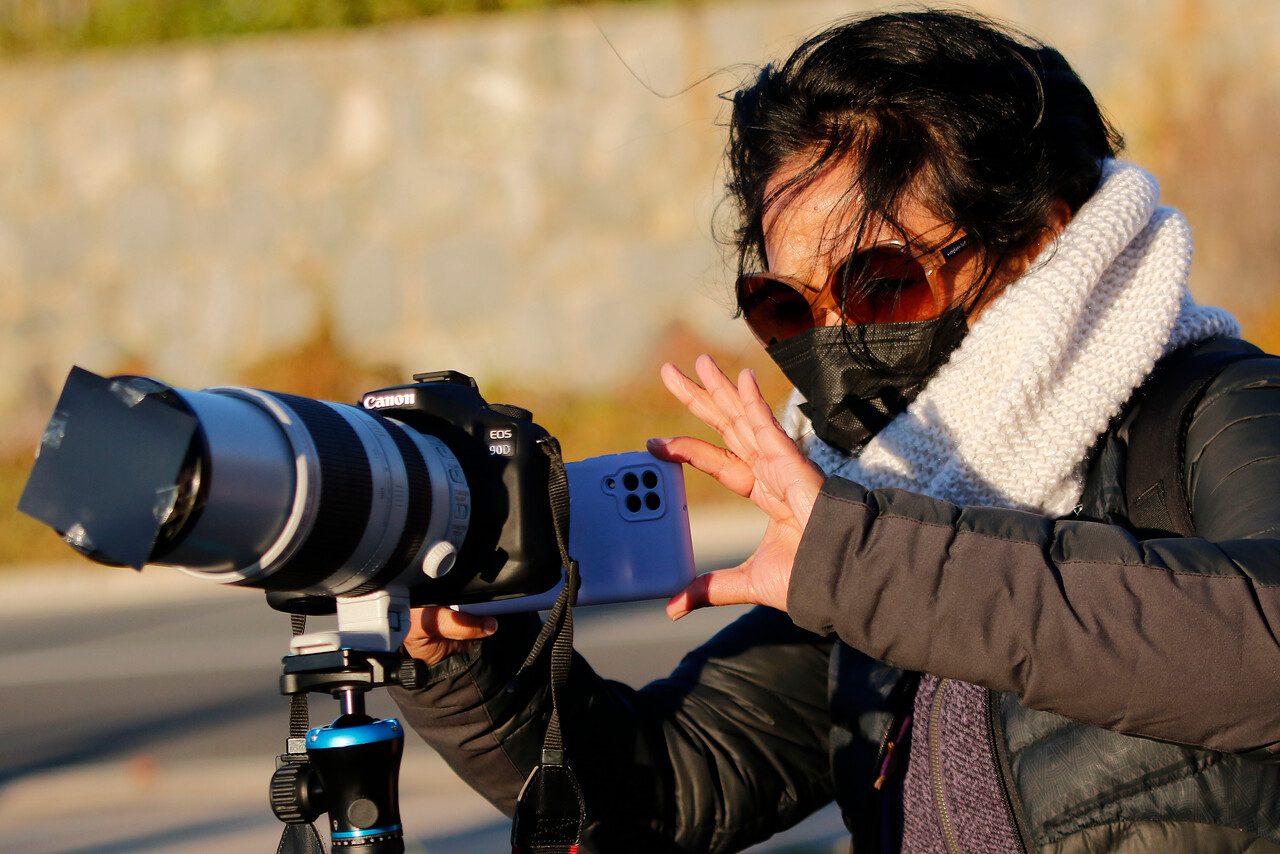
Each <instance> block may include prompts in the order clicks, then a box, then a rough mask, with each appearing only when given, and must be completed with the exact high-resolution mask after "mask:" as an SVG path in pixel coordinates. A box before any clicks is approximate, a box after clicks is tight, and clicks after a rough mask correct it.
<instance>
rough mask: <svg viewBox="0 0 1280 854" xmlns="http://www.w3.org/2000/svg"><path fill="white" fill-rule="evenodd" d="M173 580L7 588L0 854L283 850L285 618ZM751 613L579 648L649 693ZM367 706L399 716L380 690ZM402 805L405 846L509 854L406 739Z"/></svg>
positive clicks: (258, 600) (596, 624) (792, 842)
mask: <svg viewBox="0 0 1280 854" xmlns="http://www.w3.org/2000/svg"><path fill="white" fill-rule="evenodd" d="M94 571H95V572H101V573H126V572H127V571H125V570H108V569H95V570H94ZM77 577H85V576H77ZM117 579H118V580H119V582H120V583H123V582H125V581H126V577H125V576H124V575H120V576H112V580H113V581H116V580H117ZM164 581H165V584H164V585H163V586H164V588H165V591H166V592H165V593H163V594H154V593H153V592H152V590H151V587H150V586H149V582H147V581H146V580H143V579H134V578H133V577H132V576H130V577H129V578H128V579H127V582H128V584H131V585H132V587H130V588H129V591H135V590H136V591H145V593H146V595H141V594H134V593H133V592H129V591H126V593H125V594H124V595H121V594H120V591H119V590H115V591H114V592H113V593H110V594H103V593H102V591H100V590H99V589H97V588H96V587H93V586H92V585H90V586H87V587H86V586H85V585H83V584H80V585H77V584H62V585H53V589H52V590H48V591H43V593H42V595H39V596H36V595H35V594H33V593H32V592H31V591H32V590H33V589H36V590H38V589H39V586H37V587H36V588H32V587H30V586H26V587H24V586H22V585H17V589H14V587H15V586H14V585H12V584H10V585H7V586H6V585H4V584H0V598H3V599H4V600H5V604H4V605H3V608H0V651H2V652H0V698H2V700H0V852H13V854H18V852H21V854H132V852H139V854H150V853H151V852H176V853H177V854H206V852H208V854H213V852H218V854H225V852H228V851H231V852H255V851H262V852H267V851H273V850H275V846H276V842H277V841H278V839H279V835H280V830H281V827H282V826H281V825H280V824H279V822H277V821H276V819H275V818H274V817H273V816H272V815H271V813H270V811H269V809H268V808H267V806H266V788H267V784H268V781H269V779H270V777H271V772H272V769H273V767H274V757H275V755H276V754H277V753H279V752H281V751H282V749H283V744H284V735H285V732H286V730H287V708H288V701H287V699H286V698H284V697H282V696H281V695H280V694H279V693H278V692H277V680H278V676H279V673H280V657H281V655H282V654H283V653H284V652H285V651H286V650H287V647H288V637H289V620H288V618H287V617H286V616H285V615H283V614H280V613H277V612H275V611H272V610H271V609H270V608H268V607H267V606H266V604H265V602H264V601H263V599H262V597H261V594H259V593H257V592H255V591H248V590H224V589H221V588H217V587H216V586H213V585H203V584H201V583H200V582H197V581H193V580H190V579H185V578H180V579H178V580H177V581H175V582H172V583H170V580H169V579H164ZM36 598H38V599H39V601H38V602H37V601H32V602H24V601H23V600H24V599H36ZM741 610H742V609H716V610H714V611H710V612H700V613H696V614H694V615H690V617H687V618H685V619H684V620H681V621H680V622H679V623H675V624H672V623H670V622H669V621H668V620H667V619H666V617H665V615H664V614H663V613H662V609H661V606H660V605H658V604H655V603H644V604H641V605H629V606H605V607H598V608H595V609H584V610H582V611H580V612H579V613H578V615H577V619H576V628H577V631H576V645H577V647H578V648H579V649H580V650H582V651H583V652H584V654H586V655H587V656H588V659H589V660H590V661H591V662H592V664H593V665H594V666H595V667H596V669H597V670H598V671H600V672H601V673H603V674H604V675H606V676H609V677H611V678H616V679H619V680H621V681H624V682H627V683H630V684H633V685H640V684H643V683H644V682H646V681H648V680H649V679H651V678H654V677H656V676H659V675H663V674H665V673H666V672H668V671H669V670H670V669H671V667H672V666H673V665H674V664H675V663H676V662H677V661H678V660H679V658H680V656H681V655H682V654H683V653H684V652H686V651H687V650H688V649H690V648H691V647H693V646H694V645H696V644H697V643H698V642H699V641H701V640H703V639H704V638H706V637H707V636H709V635H711V634H712V633H714V632H715V631H716V630H717V629H718V628H719V627H720V626H722V625H725V624H727V623H728V622H729V621H730V620H731V619H732V618H733V617H734V616H736V614H738V613H741ZM311 709H312V712H311V720H312V724H313V725H320V724H323V723H327V722H328V721H329V720H331V719H332V718H333V717H335V716H336V715H337V714H338V708H337V705H336V704H335V703H334V702H333V701H332V700H330V699H328V698H326V697H315V696H313V697H312V700H311ZM369 711H370V713H371V714H374V715H378V716H386V717H393V716H395V714H396V712H395V709H394V705H393V704H392V703H391V702H390V700H389V699H388V698H387V697H386V696H385V694H384V693H383V692H381V691H378V692H374V694H373V695H372V696H371V698H370V701H369ZM401 812H402V816H403V819H404V824H405V828H406V840H407V848H408V851H409V852H438V851H450V850H453V851H459V850H460V851H466V852H471V851H502V850H509V849H508V848H507V845H508V843H507V834H508V832H509V826H508V824H507V822H506V821H505V819H503V818H502V816H501V815H500V814H499V813H497V811H496V810H494V809H493V808H492V807H491V806H489V805H488V804H487V803H486V802H485V801H484V800H483V799H481V798H480V797H479V796H477V795H475V794H474V793H473V792H471V791H470V790H469V789H467V788H466V787H465V786H464V785H463V784H461V783H460V782H459V781H458V780H457V779H456V777H455V776H454V775H453V774H452V772H451V771H450V770H449V769H448V768H447V767H445V766H444V764H443V762H442V761H441V760H440V759H439V758H438V757H437V756H436V755H435V754H434V753H433V752H432V751H431V750H430V749H429V748H427V747H426V746H425V745H424V744H422V743H421V741H420V740H418V739H417V738H416V737H415V736H413V735H412V734H410V735H409V737H408V738H407V739H406V750H405V758H404V761H403V764H402V771H401ZM840 836H841V833H840V828H839V819H838V817H837V816H836V814H835V813H834V811H833V810H827V811H824V812H823V813H820V814H819V815H818V816H815V817H814V818H813V819H810V821H808V822H806V823H805V824H803V825H801V826H800V827H799V828H796V829H794V830H793V831H792V832H791V833H790V834H788V835H787V836H786V837H785V838H783V839H780V840H777V841H775V842H774V843H772V844H771V845H769V846H766V847H765V848H762V849H760V850H761V851H766V850H767V851H775V852H776V851H784V850H785V851H813V852H816V851H831V850H833V840H835V839H839V837H840Z"/></svg>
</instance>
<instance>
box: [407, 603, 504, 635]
mask: <svg viewBox="0 0 1280 854" xmlns="http://www.w3.org/2000/svg"><path fill="white" fill-rule="evenodd" d="M411 618H412V627H411V628H410V629H409V637H410V638H412V639H415V640H435V639H441V640H479V639H480V638H487V637H489V636H490V635H491V634H493V633H494V632H495V631H497V630H498V621H497V620H496V619H494V618H493V617H478V616H476V615H475V614H468V613H467V612H465V611H454V610H452V609H450V608H437V607H431V608H414V609H413V610H412V611H411Z"/></svg>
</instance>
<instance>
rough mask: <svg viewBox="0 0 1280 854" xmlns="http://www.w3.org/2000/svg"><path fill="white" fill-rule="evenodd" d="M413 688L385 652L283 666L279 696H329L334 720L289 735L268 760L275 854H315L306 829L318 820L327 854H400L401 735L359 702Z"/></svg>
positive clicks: (319, 656) (336, 653) (300, 658)
mask: <svg viewBox="0 0 1280 854" xmlns="http://www.w3.org/2000/svg"><path fill="white" fill-rule="evenodd" d="M417 680H418V666H417V665H416V663H415V662H413V661H412V660H409V661H404V660H402V659H401V657H400V656H399V655H398V654H397V653H391V652H377V651H371V650H362V649H348V648H343V649H337V650H332V651H327V652H313V653H305V654H302V655H291V656H288V657H286V658H285V659H284V673H283V675H282V676H281V677H280V692H281V693H282V694H289V695H291V696H295V697H297V696H299V695H302V696H305V695H306V694H307V693H312V692H325V693H328V694H332V695H333V696H334V698H335V699H337V700H338V701H339V703H340V704H341V707H342V714H341V715H339V716H338V718H337V719H335V720H334V721H333V723H331V724H329V725H328V726H323V727H317V728H315V729H311V730H310V731H308V732H307V733H306V735H305V737H300V736H299V735H297V734H292V733H291V736H290V738H289V744H288V748H287V752H286V753H283V754H281V755H280V756H278V757H277V758H276V771H275V774H274V775H272V778H271V808H272V811H273V812H275V814H276V817H277V818H279V819H280V820H281V821H283V822H284V823H285V824H286V825H287V827H286V830H285V833H284V837H283V838H282V839H281V842H280V848H279V849H278V854H303V852H319V851H322V850H323V849H322V848H321V847H320V842H319V837H318V835H317V834H316V831H315V829H314V826H313V825H312V822H314V821H315V819H316V818H318V817H319V816H320V814H321V813H325V812H327V813H328V815H329V836H330V841H331V843H332V847H333V850H334V851H335V852H336V851H339V850H341V851H343V852H350V854H403V852H404V831H403V828H402V826H401V824H400V807H399V773H400V757H401V754H402V752H403V750H404V729H403V727H401V725H400V723H399V721H396V720H379V719H375V718H372V717H370V716H369V715H367V714H365V704H364V699H365V696H364V695H365V693H366V692H368V691H369V690H371V689H373V688H378V687H382V686H385V685H391V684H397V685H404V686H405V687H407V688H413V687H416V685H417ZM303 714H304V720H305V712H304V713H303Z"/></svg>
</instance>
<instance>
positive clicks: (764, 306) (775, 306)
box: [737, 236, 969, 346]
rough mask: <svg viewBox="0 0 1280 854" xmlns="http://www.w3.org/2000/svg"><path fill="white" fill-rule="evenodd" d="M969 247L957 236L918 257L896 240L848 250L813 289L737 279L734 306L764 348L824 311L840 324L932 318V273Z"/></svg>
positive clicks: (783, 280)
mask: <svg viewBox="0 0 1280 854" xmlns="http://www.w3.org/2000/svg"><path fill="white" fill-rule="evenodd" d="M968 245H969V238H968V237H967V236H966V237H961V238H960V239H958V240H955V241H952V242H951V243H948V244H947V245H945V246H943V247H941V248H940V249H933V250H931V251H929V252H926V253H924V254H921V255H916V254H913V253H912V252H911V249H910V247H909V246H908V245H907V244H905V243H903V242H901V241H897V240H893V241H888V242H885V243H877V244H875V245H874V246H869V247H867V248H866V249H860V250H858V251H857V252H855V253H853V255H851V256H850V257H849V259H848V260H846V261H845V262H844V263H843V264H840V265H838V266H837V267H836V268H835V269H834V271H833V272H832V273H831V275H830V276H829V277H828V278H827V281H826V283H825V284H823V286H822V287H820V288H815V287H813V286H811V285H809V284H807V283H805V282H800V281H797V280H795V279H790V278H787V277H786V276H779V275H776V274H774V273H747V274H746V275H744V276H740V277H739V278H738V285H737V291H738V307H739V308H740V309H741V311H742V316H743V318H744V319H745V320H746V321H747V325H748V326H749V327H751V331H752V332H754V333H755V335H756V337H757V338H759V339H760V341H761V342H762V343H764V344H765V345H766V346H768V345H770V344H773V343H775V342H778V341H783V340H786V339H787V338H790V337H791V336H793V335H798V334H800V333H801V332H805V331H807V330H809V329H813V328H814V327H815V326H821V325H823V324H824V323H825V319H826V317H827V315H828V314H829V313H830V312H835V313H836V314H837V315H839V316H840V318H841V320H842V321H843V322H844V323H848V324H866V323H902V322H907V321H912V320H929V319H931V318H934V317H936V316H938V314H939V313H940V312H941V310H942V308H943V306H940V305H939V304H938V303H939V300H938V299H937V295H936V293H935V291H934V285H933V277H934V274H936V273H937V272H938V271H939V270H941V269H942V268H943V267H945V266H946V265H947V264H948V263H950V262H951V260H952V259H954V258H955V257H956V256H957V255H959V254H960V253H961V252H963V251H964V250H965V248H966V247H968Z"/></svg>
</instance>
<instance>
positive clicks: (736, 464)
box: [646, 436, 756, 498]
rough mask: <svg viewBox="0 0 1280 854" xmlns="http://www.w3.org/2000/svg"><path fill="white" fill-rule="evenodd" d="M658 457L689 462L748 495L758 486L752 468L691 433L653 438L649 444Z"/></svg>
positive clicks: (732, 488) (723, 483)
mask: <svg viewBox="0 0 1280 854" xmlns="http://www.w3.org/2000/svg"><path fill="white" fill-rule="evenodd" d="M646 447H648V449H649V452H650V453H651V454H653V455H654V456H655V457H657V458H658V459H662V460H668V461H670V462H673V463H688V464H689V465H691V466H693V467H694V468H696V469H697V470H698V471H700V472H703V473H704V474H709V475H711V476H712V477H713V478H715V479H716V480H717V481H719V482H720V484H722V485H723V486H725V487H728V488H729V489H730V490H732V491H734V492H736V493H737V494H738V495H741V496H742V497H743V498H747V497H749V496H750V495H751V488H752V487H753V486H755V483H756V476H755V473H754V472H752V471H751V467H750V466H748V465H747V464H746V463H744V462H743V461H742V460H741V459H739V458H738V457H737V456H736V455H735V454H732V453H730V452H729V451H726V450H725V449H724V448H719V447H716V446H715V445H713V444H711V443H710V442H704V441H703V440H702V439H695V438H693V437H691V436H679V437H676V438H674V439H650V440H649V441H648V443H647V445H646Z"/></svg>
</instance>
